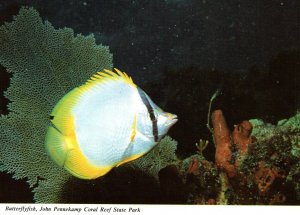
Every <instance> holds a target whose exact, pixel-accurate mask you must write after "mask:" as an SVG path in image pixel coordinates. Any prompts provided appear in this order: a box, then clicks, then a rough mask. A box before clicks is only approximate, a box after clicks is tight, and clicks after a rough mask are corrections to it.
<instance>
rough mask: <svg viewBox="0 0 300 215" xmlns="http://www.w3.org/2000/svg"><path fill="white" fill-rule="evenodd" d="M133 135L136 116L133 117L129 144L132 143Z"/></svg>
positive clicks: (134, 133)
mask: <svg viewBox="0 0 300 215" xmlns="http://www.w3.org/2000/svg"><path fill="white" fill-rule="evenodd" d="M135 135H136V114H135V115H134V119H133V124H132V128H131V136H130V142H133V140H134V138H135Z"/></svg>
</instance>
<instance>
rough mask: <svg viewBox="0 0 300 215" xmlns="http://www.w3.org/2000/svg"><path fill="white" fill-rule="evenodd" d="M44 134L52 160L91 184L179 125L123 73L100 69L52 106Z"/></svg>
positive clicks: (148, 147) (146, 148)
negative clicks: (48, 123)
mask: <svg viewBox="0 0 300 215" xmlns="http://www.w3.org/2000/svg"><path fill="white" fill-rule="evenodd" d="M50 119H51V125H50V126H49V128H48V131H47V135H46V149H47V152H48V154H49V155H50V157H51V158H52V159H53V160H54V161H55V162H56V163H57V164H58V165H59V166H62V167H64V168H65V169H66V170H67V171H69V172H70V173H71V174H72V175H74V176H76V177H78V178H82V179H94V178H97V177H100V176H103V175H105V174H106V173H107V172H109V171H110V170H111V169H112V168H113V167H115V166H119V165H121V164H123V163H126V162H129V161H132V160H134V159H137V158H139V157H141V156H142V155H144V154H145V153H147V152H148V151H150V150H151V149H152V148H153V147H154V146H155V145H156V144H157V142H158V141H159V140H160V139H161V138H162V137H163V136H164V135H165V134H166V133H167V131H168V130H169V128H170V127H171V126H172V125H174V124H175V123H176V121H177V116H176V115H173V114H170V113H166V112H164V111H162V110H161V109H160V108H159V107H158V106H157V105H155V104H154V102H153V101H152V100H151V99H150V98H149V96H148V95H147V94H146V93H145V92H144V91H143V90H142V89H140V88H139V87H138V86H136V85H135V84H134V83H133V81H132V79H131V78H130V77H128V75H127V74H126V73H123V72H121V71H119V70H118V69H115V72H112V71H109V70H104V71H102V72H98V73H97V74H95V75H94V76H92V77H91V79H90V80H88V81H87V82H86V83H85V84H84V85H82V86H80V87H77V88H75V89H73V90H72V91H70V92H69V93H68V94H66V95H65V96H64V97H63V98H62V99H61V100H60V101H59V102H58V104H57V105H56V106H55V108H54V109H53V111H52V113H51V116H50Z"/></svg>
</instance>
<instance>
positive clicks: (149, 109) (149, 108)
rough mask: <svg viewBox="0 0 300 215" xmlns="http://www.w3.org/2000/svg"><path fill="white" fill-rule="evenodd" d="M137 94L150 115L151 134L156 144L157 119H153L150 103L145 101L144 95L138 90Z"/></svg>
mask: <svg viewBox="0 0 300 215" xmlns="http://www.w3.org/2000/svg"><path fill="white" fill-rule="evenodd" d="M138 92H139V94H140V97H141V99H142V101H143V103H144V104H145V106H146V108H147V110H148V113H149V115H150V119H151V121H152V134H153V136H154V141H155V142H157V141H158V128H157V118H156V117H155V114H154V110H153V108H152V106H151V105H150V102H149V100H148V99H147V97H146V95H145V93H144V92H143V91H142V90H141V89H140V88H138Z"/></svg>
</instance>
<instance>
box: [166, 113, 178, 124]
mask: <svg viewBox="0 0 300 215" xmlns="http://www.w3.org/2000/svg"><path fill="white" fill-rule="evenodd" d="M167 117H168V121H167V126H168V127H171V126H173V125H174V124H175V123H176V122H177V121H178V116H177V115H176V114H171V113H167Z"/></svg>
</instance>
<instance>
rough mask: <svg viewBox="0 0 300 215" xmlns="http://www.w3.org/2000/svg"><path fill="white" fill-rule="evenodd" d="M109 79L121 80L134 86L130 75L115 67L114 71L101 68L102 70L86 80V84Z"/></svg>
mask: <svg viewBox="0 0 300 215" xmlns="http://www.w3.org/2000/svg"><path fill="white" fill-rule="evenodd" d="M111 80H123V81H124V82H125V83H127V84H129V85H131V86H133V87H135V88H136V85H135V84H134V82H133V80H132V78H131V77H129V76H128V75H127V74H126V73H125V72H121V71H120V70H118V69H117V68H114V71H111V70H108V69H103V71H100V72H97V73H96V74H94V75H93V76H92V77H91V78H90V79H89V80H88V81H87V82H86V85H90V84H96V83H102V82H103V83H104V82H106V81H111Z"/></svg>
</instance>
